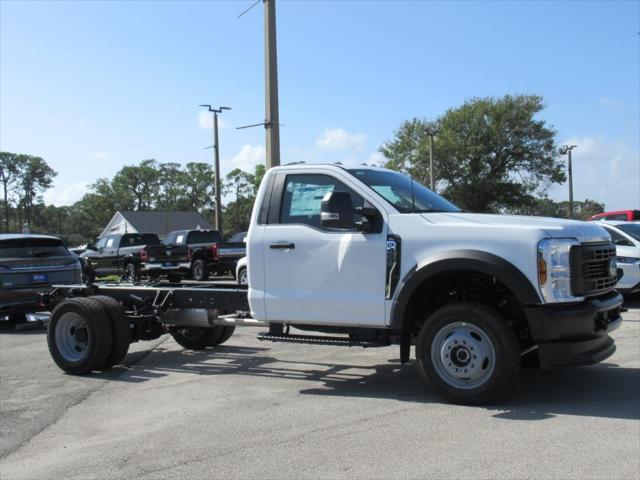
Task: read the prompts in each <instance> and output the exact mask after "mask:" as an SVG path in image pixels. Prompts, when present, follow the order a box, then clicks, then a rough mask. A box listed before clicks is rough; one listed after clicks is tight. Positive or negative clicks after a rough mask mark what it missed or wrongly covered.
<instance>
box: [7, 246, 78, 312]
mask: <svg viewBox="0 0 640 480" xmlns="http://www.w3.org/2000/svg"><path fill="white" fill-rule="evenodd" d="M74 283H77V284H80V283H82V269H81V266H80V261H79V260H78V257H76V256H75V255H74V254H73V253H71V252H70V251H69V250H67V248H66V247H65V246H64V244H63V243H62V240H60V239H59V238H56V237H50V236H48V235H23V234H2V235H0V317H3V316H6V315H8V316H9V317H10V318H11V317H15V316H16V315H20V316H23V315H24V314H25V313H32V312H36V311H38V310H43V308H44V306H43V305H39V304H38V294H39V293H41V292H46V291H48V290H50V288H51V285H53V284H74ZM47 308H50V307H47Z"/></svg>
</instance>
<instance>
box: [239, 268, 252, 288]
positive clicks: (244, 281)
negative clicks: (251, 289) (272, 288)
mask: <svg viewBox="0 0 640 480" xmlns="http://www.w3.org/2000/svg"><path fill="white" fill-rule="evenodd" d="M236 281H237V282H238V285H249V279H248V278H247V267H242V268H241V269H240V270H239V271H238V278H236Z"/></svg>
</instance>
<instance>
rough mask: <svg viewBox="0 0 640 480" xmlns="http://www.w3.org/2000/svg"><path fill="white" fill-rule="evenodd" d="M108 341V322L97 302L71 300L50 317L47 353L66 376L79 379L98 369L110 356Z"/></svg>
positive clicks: (110, 340)
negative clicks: (76, 376)
mask: <svg viewBox="0 0 640 480" xmlns="http://www.w3.org/2000/svg"><path fill="white" fill-rule="evenodd" d="M111 337H112V335H111V327H110V322H109V319H108V317H107V314H106V313H105V311H104V308H103V306H102V303H100V302H99V301H98V300H95V299H91V298H72V299H69V300H65V301H64V302H62V303H60V304H59V305H57V306H56V308H54V309H53V312H52V313H51V320H50V321H49V327H48V329H47V344H48V346H49V353H50V354H51V357H52V358H53V360H54V361H55V362H56V364H57V365H58V367H60V368H61V369H62V370H64V371H65V372H67V373H70V374H72V375H82V374H85V373H88V372H91V371H92V370H99V369H101V368H102V366H103V365H104V363H105V361H106V360H107V357H108V356H109V354H110V352H111V342H112V339H111Z"/></svg>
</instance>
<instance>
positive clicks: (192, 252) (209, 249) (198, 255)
mask: <svg viewBox="0 0 640 480" xmlns="http://www.w3.org/2000/svg"><path fill="white" fill-rule="evenodd" d="M245 236H246V233H245V232H242V233H240V234H236V235H234V236H233V237H231V238H230V239H229V241H228V242H223V240H222V236H221V235H220V232H218V231H217V230H178V231H175V232H170V233H169V234H168V235H167V237H166V238H165V239H164V241H163V242H162V243H163V244H164V245H165V246H166V247H172V248H178V247H184V246H186V247H188V250H187V260H186V262H185V263H180V269H179V270H180V271H181V272H182V273H183V274H184V275H190V276H191V278H193V279H194V280H207V279H208V278H209V274H210V273H217V274H224V273H226V272H232V273H234V274H235V271H236V263H237V262H238V260H240V259H241V258H242V257H244V256H245V255H246V245H245V242H244V237H245Z"/></svg>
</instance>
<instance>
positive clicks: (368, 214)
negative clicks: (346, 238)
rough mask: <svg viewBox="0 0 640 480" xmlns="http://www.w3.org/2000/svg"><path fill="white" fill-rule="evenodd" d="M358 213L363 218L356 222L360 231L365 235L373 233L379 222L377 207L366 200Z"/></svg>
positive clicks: (357, 210)
mask: <svg viewBox="0 0 640 480" xmlns="http://www.w3.org/2000/svg"><path fill="white" fill-rule="evenodd" d="M356 212H357V213H358V215H360V216H361V219H360V221H359V222H356V228H357V229H358V231H359V232H363V233H370V232H372V231H373V229H374V225H375V224H376V221H377V220H378V215H380V214H379V213H378V210H377V209H376V207H374V206H373V205H371V204H370V203H369V202H368V201H367V200H365V201H364V204H363V205H362V206H361V207H358V208H356Z"/></svg>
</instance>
